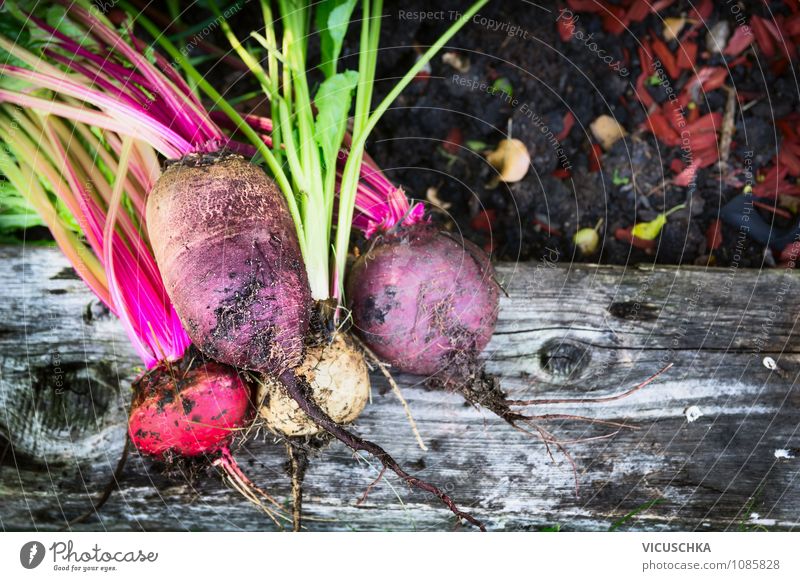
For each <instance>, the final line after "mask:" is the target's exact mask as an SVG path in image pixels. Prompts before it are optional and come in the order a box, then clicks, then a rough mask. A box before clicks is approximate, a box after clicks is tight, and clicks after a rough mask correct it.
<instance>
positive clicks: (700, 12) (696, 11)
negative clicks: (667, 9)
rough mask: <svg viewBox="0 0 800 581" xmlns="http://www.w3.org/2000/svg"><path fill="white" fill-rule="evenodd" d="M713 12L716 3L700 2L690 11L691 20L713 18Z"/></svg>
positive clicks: (709, 0)
mask: <svg viewBox="0 0 800 581" xmlns="http://www.w3.org/2000/svg"><path fill="white" fill-rule="evenodd" d="M713 10H714V3H713V2H712V1H711V0H700V2H698V3H697V4H696V5H695V6H693V7H692V9H691V10H690V11H689V18H691V19H692V20H705V19H706V18H708V17H709V16H711V12H712V11H713Z"/></svg>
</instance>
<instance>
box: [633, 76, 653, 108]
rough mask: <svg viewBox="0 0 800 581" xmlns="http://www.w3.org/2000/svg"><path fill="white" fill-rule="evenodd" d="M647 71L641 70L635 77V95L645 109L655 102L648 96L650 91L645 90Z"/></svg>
mask: <svg viewBox="0 0 800 581" xmlns="http://www.w3.org/2000/svg"><path fill="white" fill-rule="evenodd" d="M646 83H647V73H646V72H644V71H643V72H642V74H641V75H639V78H638V79H636V96H637V97H638V98H639V101H641V102H642V105H643V106H644V108H645V109H649V108H650V107H652V106H653V105H654V104H655V101H654V100H653V97H652V96H650V93H649V92H648V90H647V85H646Z"/></svg>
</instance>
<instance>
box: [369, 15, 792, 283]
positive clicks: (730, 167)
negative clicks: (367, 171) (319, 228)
mask: <svg viewBox="0 0 800 581" xmlns="http://www.w3.org/2000/svg"><path fill="white" fill-rule="evenodd" d="M447 4H456V3H447ZM457 4H458V6H460V7H461V9H462V10H463V9H465V8H466V7H467V6H468V3H467V2H459V3H457ZM544 4H546V5H547V6H548V7H547V8H542V7H537V6H536V5H535V4H533V3H527V2H522V1H508V2H494V3H492V4H490V7H489V8H486V9H485V10H483V11H482V12H481V13H480V17H478V18H476V19H475V20H476V21H474V22H472V23H470V24H469V25H468V26H467V27H466V28H465V29H464V30H463V31H462V32H461V33H459V34H458V36H457V37H456V38H455V40H454V41H452V43H451V46H452V47H451V48H449V49H448V50H447V51H446V52H449V53H451V54H449V55H447V56H442V55H440V56H438V57H437V58H436V59H435V60H434V61H433V63H432V64H431V67H430V72H429V74H428V75H420V76H419V77H418V79H417V80H416V81H415V82H414V83H413V84H412V86H411V87H410V88H409V89H408V90H407V91H406V92H405V93H404V94H403V96H401V97H400V99H399V100H398V101H397V102H396V105H395V108H394V109H393V110H392V111H390V112H389V113H388V114H387V115H386V116H385V118H384V120H383V121H382V122H381V124H380V125H379V127H378V129H377V131H376V133H375V137H374V139H373V140H372V142H371V143H370V145H369V150H370V152H371V154H372V155H373V157H374V158H375V159H376V161H377V162H378V163H379V165H380V166H382V167H383V168H385V170H386V172H387V174H388V175H389V176H390V178H391V179H392V180H393V181H394V182H395V183H398V184H401V185H403V186H404V187H405V188H406V190H407V192H408V193H409V194H410V195H411V196H413V197H415V198H420V199H423V200H425V199H427V200H428V201H429V202H434V203H435V204H438V205H440V206H441V208H442V209H440V210H439V211H438V212H436V213H437V214H439V215H440V218H441V220H442V223H443V224H445V225H449V226H448V227H453V228H458V229H460V230H462V231H463V232H464V234H465V235H466V236H467V237H468V238H471V239H472V240H474V241H476V242H477V243H479V244H481V245H483V246H484V247H485V248H487V249H491V250H492V251H493V253H494V256H495V257H496V258H497V259H500V260H518V259H521V260H537V259H541V258H543V257H547V258H548V259H549V260H552V259H553V258H554V253H555V251H557V252H558V254H559V260H561V261H565V262H567V261H571V260H577V261H591V262H602V263H612V264H628V263H648V262H650V263H652V262H657V263H665V264H693V263H697V264H703V265H706V264H711V265H719V266H724V265H729V264H732V263H733V264H736V265H737V266H738V267H759V266H766V265H772V264H774V263H778V264H780V263H781V262H784V263H786V262H787V261H788V260H789V258H791V257H789V256H788V251H787V252H784V256H783V257H781V253H780V250H782V249H783V248H781V246H783V244H782V243H781V242H780V241H779V242H778V243H775V242H773V243H772V246H773V248H772V250H769V249H768V248H769V245H768V244H765V242H766V238H763V237H762V239H761V240H760V241H756V240H754V239H753V238H752V236H754V235H755V232H754V231H755V228H749V225H751V224H752V223H753V222H755V221H756V220H757V218H756V214H757V215H759V216H761V217H763V219H764V220H765V221H766V224H765V233H766V235H769V234H770V231H771V233H772V238H773V239H774V238H775V237H776V233H778V232H780V231H779V230H776V229H778V228H780V229H782V228H787V227H789V228H791V227H792V226H793V225H794V224H795V223H796V212H797V205H796V203H795V200H797V199H798V198H797V197H796V196H797V195H798V194H800V187H798V176H800V155H798V153H800V151H798V150H800V146H799V145H798V144H800V140H799V139H798V120H800V113H798V111H800V108H799V107H798V94H799V93H800V91H798V81H797V72H798V68H797V62H798V60H797V51H796V48H795V41H796V40H798V38H800V36H798V33H799V32H800V15H798V12H797V2H786V3H784V2H767V3H766V4H768V5H769V7H767V6H765V3H763V2H753V3H748V4H747V5H746V6H745V5H744V4H742V3H739V4H736V3H725V2H717V3H712V2H695V3H694V4H695V5H696V6H697V8H696V9H695V10H693V9H692V7H691V5H690V4H689V2H682V1H673V2H670V1H663V2H656V3H655V5H656V6H657V7H661V6H664V7H663V8H661V9H660V11H659V12H658V13H652V12H649V11H648V10H644V14H643V15H642V14H637V12H642V11H641V10H640V8H641V6H640V5H644V6H645V7H646V6H647V5H646V3H644V2H638V1H636V0H634V1H632V2H631V1H628V2H618V3H616V4H617V5H618V7H617V11H616V14H617V16H618V17H619V19H620V20H621V21H623V22H628V27H627V29H625V28H623V27H620V26H618V23H616V22H615V19H614V18H612V17H610V16H609V14H610V13H609V12H608V11H606V10H604V9H603V8H602V7H599V4H598V3H596V2H594V1H593V0H590V1H572V2H567V3H563V4H561V5H560V6H561V7H563V8H566V7H567V6H573V10H572V15H573V17H572V18H571V17H570V13H569V12H563V13H560V12H559V7H557V6H556V5H554V4H550V3H544ZM600 4H602V3H600ZM578 7H589V11H587V10H584V11H578V10H577V8H578ZM732 7H733V8H732ZM451 9H452V10H455V9H456V8H455V7H453V8H450V7H448V8H439V7H437V6H434V3H431V2H421V1H410V2H402V3H400V2H397V3H395V2H387V5H386V7H385V10H384V13H385V15H386V17H385V20H384V25H383V38H382V46H383V47H385V48H384V49H383V54H382V55H381V59H380V66H379V71H378V77H379V78H386V79H390V80H388V81H387V82H385V83H383V84H381V85H379V87H378V93H379V95H382V92H383V91H386V90H388V88H389V86H390V83H391V79H392V78H396V77H397V76H400V75H402V74H403V73H404V72H405V71H406V70H407V69H408V67H409V66H411V65H412V64H413V60H414V58H415V55H416V54H417V53H415V51H414V50H409V48H408V47H410V46H411V47H413V46H414V45H419V46H425V45H426V44H427V43H429V42H431V41H432V40H433V39H435V38H436V37H437V36H438V35H439V34H440V33H441V32H442V31H443V30H444V29H445V27H446V26H447V25H448V24H449V23H450V21H451V12H450V10H451ZM431 10H434V11H437V12H434V13H432V14H431V13H429V14H424V15H419V14H414V13H415V12H422V11H431ZM575 17H576V18H575ZM682 17H685V18H686V19H687V21H686V23H685V24H684V26H683V27H682V28H680V30H679V32H678V40H671V41H666V40H664V28H665V21H666V22H667V23H670V24H671V23H673V22H675V21H673V20H667V19H677V18H682ZM637 20H638V21H637ZM723 21H724V22H726V23H727V24H728V26H727V28H728V31H729V32H728V34H727V35H726V34H725V31H724V28H725V25H724V24H720V23H721V22H723ZM741 25H747V26H748V27H749V28H748V29H742V30H740V31H739V32H738V37H737V35H735V34H734V33H735V32H736V31H737V27H739V26H741ZM709 30H714V34H710V33H709ZM589 35H593V36H591V37H589ZM778 38H781V39H783V40H782V42H781V43H780V44H779V43H778ZM783 41H785V44H786V47H783V46H782V44H783ZM593 43H596V44H593ZM715 43H716V44H717V45H718V46H720V47H723V48H724V49H725V51H726V53H728V54H720V53H719V50H718V49H717V50H715V49H716V48H717V47H715ZM741 45H743V46H741ZM600 51H604V52H602V53H601V52H600ZM642 53H644V54H642ZM602 57H606V60H605V61H604V60H603V58H602ZM609 57H610V58H609ZM643 57H644V59H645V63H644V64H645V71H644V72H643V68H642V62H641V61H642V58H643ZM651 59H652V62H656V63H659V62H660V63H661V65H658V64H651ZM607 61H611V64H607ZM459 69H460V70H459ZM659 69H661V70H662V71H663V72H662V73H661V76H659V74H658V73H659ZM625 72H627V75H626V74H624V73H625ZM670 73H673V74H670ZM462 79H463V80H462ZM481 84H483V85H484V86H483V87H481ZM637 84H638V86H639V90H637ZM492 87H494V88H492ZM501 88H506V90H508V91H510V92H511V94H512V96H511V97H509V96H508V95H507V93H505V92H503V91H502V90H500V89H501ZM669 91H672V94H673V95H674V97H673V100H672V101H671V100H670V93H669ZM729 91H733V96H732V99H731V102H730V104H728V100H729V98H728V94H729ZM643 93H646V94H643ZM676 101H677V102H678V103H679V104H680V105H681V107H677V106H671V103H675V102H676ZM726 104H728V105H727V106H728V107H730V108H731V110H734V109H733V107H732V106H733V105H735V110H734V113H735V114H734V115H733V116H730V115H729V117H730V118H731V119H732V127H729V129H728V130H727V132H728V133H729V134H730V135H732V139H731V144H730V147H729V158H728V163H727V164H724V165H723V166H722V167H720V164H719V163H718V161H717V158H718V157H719V156H720V155H723V156H724V150H725V149H727V148H726V147H724V142H725V141H726V138H725V136H724V133H725V130H724V126H725V125H726V123H725V120H724V115H725V110H726ZM710 113H714V114H716V115H709V114H710ZM601 115H608V116H611V117H613V118H614V119H616V120H617V121H618V122H619V123H620V124H621V125H622V126H623V127H624V129H625V130H626V131H627V133H628V135H627V136H626V137H625V138H624V139H621V140H619V141H617V142H616V143H615V144H614V145H613V147H611V148H610V149H609V150H608V151H604V150H603V149H602V148H601V147H600V146H599V145H595V144H596V143H597V139H595V137H594V136H593V134H592V131H591V130H590V125H591V123H592V122H593V121H594V120H595V119H596V118H598V117H599V116H601ZM648 115H649V117H648ZM570 120H572V127H571V129H570V127H569V123H570ZM681 122H682V123H683V125H680V123H681ZM509 124H511V129H510V131H511V133H512V136H513V137H514V138H517V139H520V140H522V141H523V142H524V143H525V144H526V146H527V147H528V149H529V151H530V154H531V160H532V164H531V169H530V171H529V172H528V174H527V176H526V177H525V178H524V179H523V180H522V181H519V182H517V183H512V184H502V183H501V184H500V185H498V186H496V187H492V186H491V181H492V178H493V176H495V171H494V170H493V168H491V167H490V166H489V165H488V164H487V163H486V161H485V157H484V155H483V153H485V152H484V151H483V150H484V149H494V148H495V147H496V145H497V144H498V142H499V141H500V140H502V139H504V138H506V137H508V133H509ZM664 125H666V127H665V126H664ZM729 125H730V123H729ZM687 128H688V130H687ZM731 130H732V133H731ZM554 136H557V137H558V138H559V139H558V140H557V141H556V140H554ZM682 137H685V138H686V139H685V140H684V139H683V138H682ZM474 142H480V143H474ZM559 148H563V151H562V150H560V149H559ZM749 152H751V153H749ZM596 153H597V154H599V156H598V157H599V159H598V160H596V161H594V162H593V161H592V158H593V157H594V156H595V154H596ZM778 155H780V156H781V159H780V161H781V163H780V166H777V167H776V157H777V156H778ZM598 162H599V163H598ZM691 164H695V165H697V166H698V167H699V169H698V171H697V173H696V181H695V183H694V184H692V183H691V172H692V171H693V168H690V169H689V170H688V171H684V170H686V167H687V166H689V165H691ZM748 172H749V173H748ZM770 172H771V173H770ZM675 182H677V183H675ZM684 182H686V185H678V184H682V183H684ZM748 185H750V186H751V187H748ZM751 188H752V192H753V194H752V195H751V196H748V197H747V200H746V202H747V203H746V204H745V205H744V207H743V209H740V210H738V211H732V212H731V215H730V216H728V217H727V222H726V221H725V220H720V221H719V222H718V220H719V219H720V217H721V213H722V208H723V207H724V206H725V204H727V203H728V202H729V201H731V200H732V199H734V198H735V197H736V196H738V195H740V194H742V193H743V192H745V193H747V192H750V191H751ZM776 192H777V193H779V194H780V195H779V196H776ZM755 196H760V197H762V198H763V199H756V198H755ZM793 196H794V197H793ZM754 200H755V201H756V202H757V204H756V206H755V207H754V206H753V205H752V202H753V201H754ZM682 203H685V204H686V208H685V209H684V210H679V211H676V212H675V213H673V214H671V215H670V216H669V217H668V219H667V222H666V225H665V226H664V227H663V229H662V230H661V231H660V234H659V235H657V236H655V238H654V240H640V239H635V238H634V239H631V236H630V234H631V231H630V228H631V227H632V226H633V225H634V224H636V223H639V222H643V221H650V220H653V219H655V218H656V217H657V216H658V214H659V213H661V212H664V211H665V210H669V209H670V208H673V207H674V206H676V205H679V204H682ZM435 204H432V205H435ZM759 204H761V205H759ZM776 204H777V206H778V207H779V210H778V211H777V214H776V213H775V212H774V211H773V210H771V209H770V208H773V207H774V206H775V205H776ZM745 214H747V217H746V218H745V220H748V221H745V222H742V221H741V216H742V215H745ZM600 219H603V221H604V223H603V225H602V226H601V228H600V233H601V242H600V246H599V247H598V250H597V252H595V253H589V254H587V255H583V254H582V253H580V252H578V251H577V250H576V248H575V247H574V245H573V243H572V237H573V235H574V234H575V232H576V230H577V229H579V228H584V227H593V226H595V224H597V222H598V220H600ZM453 220H454V222H455V223H453ZM631 240H632V241H633V245H632V244H631ZM790 250H791V248H790Z"/></svg>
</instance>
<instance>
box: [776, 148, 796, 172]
mask: <svg viewBox="0 0 800 581" xmlns="http://www.w3.org/2000/svg"><path fill="white" fill-rule="evenodd" d="M778 161H779V162H780V163H783V164H785V165H786V167H787V168H789V170H788V171H789V175H790V176H794V177H798V176H800V157H798V156H797V155H796V154H795V153H794V152H793V151H792V148H790V147H786V146H784V147H781V150H780V153H778Z"/></svg>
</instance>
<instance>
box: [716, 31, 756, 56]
mask: <svg viewBox="0 0 800 581" xmlns="http://www.w3.org/2000/svg"><path fill="white" fill-rule="evenodd" d="M752 43H753V32H752V31H751V30H750V29H749V28H746V27H744V26H737V27H736V30H734V31H733V35H732V36H731V39H730V40H729V41H728V46H726V47H725V50H724V51H722V54H724V55H725V56H736V55H737V54H739V53H740V52H742V51H743V50H744V49H746V48H747V47H748V46H750V45H751V44H752Z"/></svg>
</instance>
